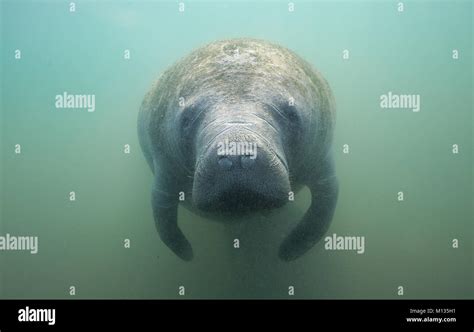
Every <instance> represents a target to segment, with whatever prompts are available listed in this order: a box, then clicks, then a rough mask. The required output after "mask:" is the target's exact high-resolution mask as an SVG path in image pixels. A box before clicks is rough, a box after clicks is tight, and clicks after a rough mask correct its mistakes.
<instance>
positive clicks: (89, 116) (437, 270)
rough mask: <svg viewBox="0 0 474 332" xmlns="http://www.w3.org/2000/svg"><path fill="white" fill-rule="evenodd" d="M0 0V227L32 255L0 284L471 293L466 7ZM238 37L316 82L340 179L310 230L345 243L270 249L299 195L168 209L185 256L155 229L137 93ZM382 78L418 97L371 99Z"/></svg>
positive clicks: (12, 264) (163, 291) (123, 290)
mask: <svg viewBox="0 0 474 332" xmlns="http://www.w3.org/2000/svg"><path fill="white" fill-rule="evenodd" d="M400 2H401V3H402V4H403V6H402V7H400ZM0 3H1V16H0V17H1V73H0V74H1V75H0V77H1V80H0V83H1V127H0V128H1V150H0V151H1V156H0V157H1V163H0V165H1V178H0V181H1V182H0V188H1V192H0V194H1V199H0V203H1V206H0V208H1V214H0V217H1V220H0V235H5V234H7V233H9V234H11V235H24V236H38V238H39V251H38V253H37V254H30V253H29V252H25V251H23V252H22V251H0V298H182V297H183V296H180V295H179V294H178V289H179V287H180V286H184V287H185V295H184V297H185V298H261V297H263V298H328V299H347V298H349V299H352V298H359V299H366V298H430V299H431V298H433V299H434V298H443V299H444V298H473V297H474V281H473V278H474V264H473V256H474V255H473V249H474V248H473V237H474V229H473V227H474V226H473V224H474V222H473V220H474V218H473V217H474V212H473V160H472V155H473V146H474V144H473V132H472V130H473V115H472V114H473V100H472V94H473V86H472V78H473V68H472V52H473V26H472V18H473V3H472V1H453V0H446V1H408V0H407V1H313V2H309V1H293V2H292V4H293V5H294V7H293V8H292V9H294V10H293V11H291V10H290V7H291V4H290V5H289V3H288V1H259V2H253V1H252V2H251V1H230V2H224V1H184V2H183V3H184V5H185V6H184V11H180V10H179V9H180V4H179V2H178V1H74V5H75V6H74V7H75V8H74V9H75V10H74V11H71V2H70V1H10V0H1V1H0ZM237 37H253V38H260V39H265V40H269V41H273V42H276V43H278V44H281V45H283V46H285V47H288V48H290V49H291V50H293V51H295V52H296V53H297V54H299V55H300V56H301V57H303V58H304V59H306V60H307V61H308V62H310V63H311V64H312V65H313V66H314V67H315V68H317V69H318V70H319V71H320V72H321V73H322V75H323V76H324V77H325V78H326V79H327V81H328V82H329V84H330V86H331V88H332V90H333V93H334V96H335V100H336V104H337V123H336V131H335V137H334V143H333V150H334V156H335V160H336V171H337V175H338V178H339V183H340V193H339V200H338V204H337V207H336V213H335V216H334V219H333V221H332V224H331V227H330V229H329V230H328V233H327V235H328V236H332V234H334V233H335V234H337V235H343V236H344V235H347V236H364V237H365V251H364V253H363V254H357V253H356V252H354V251H330V250H325V248H324V241H323V240H322V241H321V242H319V243H318V244H317V245H316V246H315V247H314V248H313V249H312V250H310V251H309V252H308V253H307V254H305V255H304V256H303V257H301V258H300V259H298V260H295V261H293V262H289V263H286V262H282V261H279V260H278V258H277V251H278V246H279V244H280V242H281V240H282V239H283V238H284V236H285V235H286V233H287V232H288V231H289V230H290V229H291V228H292V227H293V226H294V225H295V224H296V223H297V221H298V220H299V219H300V218H301V217H302V216H303V214H304V212H305V211H306V209H307V208H308V206H309V203H310V193H309V190H307V189H303V190H302V191H301V192H299V193H298V194H297V195H296V199H295V202H291V203H288V204H287V205H286V206H285V207H283V208H280V209H278V210H277V211H273V212H272V213H270V214H257V215H254V216H250V217H248V218H246V220H243V221H242V222H240V223H236V224H228V223H219V222H215V221H209V220H206V219H204V218H200V217H198V216H196V215H194V214H193V213H191V212H189V211H188V210H186V209H184V208H181V207H180V209H179V224H180V227H181V229H182V230H183V232H184V233H185V234H186V236H187V237H188V239H189V240H190V242H191V244H192V245H193V248H194V254H195V257H194V260H193V261H192V262H183V261H181V260H180V259H178V258H177V257H176V256H175V255H174V254H172V252H171V251H170V250H169V249H168V248H167V247H166V246H165V245H164V244H163V243H162V241H161V240H160V239H159V236H158V234H157V232H156V230H155V226H154V222H153V218H152V210H151V204H150V190H151V183H152V174H151V172H150V170H149V168H148V165H147V163H146V162H145V159H144V157H143V155H142V152H141V150H140V147H139V145H138V138H137V130H136V122H137V113H138V109H139V107H140V104H141V101H142V99H143V97H144V95H145V93H146V92H147V91H148V90H149V88H150V87H151V84H152V83H153V81H155V80H156V79H157V78H158V76H159V74H160V73H161V72H163V71H164V70H165V69H166V68H167V67H169V66H170V65H172V64H173V63H174V62H176V61H177V60H178V59H180V58H181V57H183V56H185V55H186V54H188V53H189V52H190V51H191V50H193V49H195V48H196V47H199V46H202V45H205V44H206V43H209V42H212V41H214V40H218V39H228V38H237ZM17 50H20V51H21V58H17V57H16V56H15V55H18V52H16V51H17ZM126 50H129V52H130V58H129V59H128V58H126V57H125V56H124V54H125V52H126ZM455 51H456V52H455ZM454 54H457V56H455V55H454ZM64 91H67V92H68V93H71V94H94V95H95V98H96V105H95V111H94V112H87V110H85V109H77V110H71V109H57V108H56V107H55V96H56V95H58V94H63V92H64ZM390 91H391V92H392V93H397V94H419V95H420V98H421V108H420V111H419V112H413V111H411V110H407V109H382V108H381V107H380V96H381V95H383V94H387V93H388V92H390ZM17 144H20V145H21V153H20V154H18V153H15V147H16V145H17ZM127 144H128V145H129V147H130V153H125V152H124V149H125V145H127ZM454 144H456V145H457V146H458V151H457V152H458V153H453V145H454ZM347 151H348V152H349V153H345V152H347ZM71 191H74V192H75V194H76V200H75V201H70V199H69V198H70V196H69V195H70V194H69V193H70V192H71ZM399 192H403V194H404V200H403V201H399V200H398V193H399ZM235 238H239V239H240V242H241V247H240V248H239V249H235V248H234V247H233V239H235ZM126 239H128V240H130V247H129V248H127V247H126V246H125V245H124V243H125V241H126ZM454 240H457V242H458V243H459V245H458V247H457V248H453V243H454V242H455V241H454ZM71 286H74V287H75V295H71V293H70V287H71ZM290 286H293V287H294V290H295V295H294V296H291V295H289V287H290ZM400 286H402V287H403V294H400V292H399V290H400V288H399V287H400Z"/></svg>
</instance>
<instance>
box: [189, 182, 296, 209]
mask: <svg viewBox="0 0 474 332" xmlns="http://www.w3.org/2000/svg"><path fill="white" fill-rule="evenodd" d="M286 197H287V195H280V196H279V197H278V196H276V195H273V193H272V194H264V193H260V192H258V191H255V190H252V189H246V188H238V187H237V188H234V189H228V190H225V191H223V192H221V193H219V194H217V195H215V196H214V197H213V199H212V200H203V201H200V202H199V203H198V204H197V207H198V208H199V209H200V210H202V211H206V212H214V213H219V214H222V215H226V214H228V215H234V216H235V215H237V216H238V215H245V214H250V213H253V212H256V211H260V210H270V209H275V208H278V207H281V206H283V205H284V204H285V203H286V202H287V199H286Z"/></svg>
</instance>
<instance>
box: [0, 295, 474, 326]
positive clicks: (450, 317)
mask: <svg viewBox="0 0 474 332" xmlns="http://www.w3.org/2000/svg"><path fill="white" fill-rule="evenodd" d="M159 322H161V323H163V322H168V323H170V324H179V325H183V324H184V325H185V324H186V323H191V324H192V325H193V327H194V328H196V326H197V325H199V324H201V323H202V324H205V326H211V325H216V326H218V327H219V326H220V327H221V328H225V327H226V326H227V327H228V326H234V325H237V326H238V325H242V326H244V327H248V326H250V325H248V324H247V323H246V322H251V323H252V324H255V323H258V322H261V323H264V324H265V326H266V327H267V328H268V327H269V326H270V325H272V323H274V324H278V325H279V324H281V323H284V322H286V323H288V324H290V325H291V324H294V327H295V328H296V325H297V324H303V326H304V325H305V324H309V325H310V326H313V327H314V330H319V329H320V328H322V327H323V326H326V327H327V326H331V328H338V327H344V328H348V329H350V328H369V327H378V328H387V329H388V328H390V329H391V330H414V331H417V330H430V331H432V330H442V331H452V330H459V331H474V300H279V301H272V300H0V332H8V331H17V330H21V331H25V330H58V331H66V330H71V329H74V330H77V329H81V328H83V329H90V328H96V327H103V328H114V327H119V328H120V329H121V330H122V329H125V328H128V329H131V330H142V328H140V327H143V326H152V327H153V326H155V327H156V326H157V324H158V323H159ZM222 323H224V325H222ZM252 326H253V325H252ZM312 330H313V328H312Z"/></svg>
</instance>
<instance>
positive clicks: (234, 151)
mask: <svg viewBox="0 0 474 332" xmlns="http://www.w3.org/2000/svg"><path fill="white" fill-rule="evenodd" d="M289 191H291V189H290V181H289V175H288V167H287V164H286V158H285V156H284V154H283V149H281V147H280V143H279V141H277V140H275V141H274V142H272V140H268V138H263V137H261V136H260V135H259V134H258V133H256V132H254V130H253V129H249V128H245V126H241V125H240V126H239V125H236V126H235V127H234V126H230V127H227V129H224V130H222V133H221V134H220V135H217V136H216V137H215V138H214V139H213V140H212V141H211V142H208V144H207V145H206V148H205V149H203V150H202V152H201V153H200V155H199V156H198V161H197V163H196V170H195V175H194V183H193V202H194V205H195V206H196V207H197V208H199V209H201V210H204V211H211V212H212V211H215V212H220V213H232V214H245V213H247V212H251V211H255V210H261V209H271V208H276V207H279V206H282V205H283V204H285V202H286V201H287V200H288V192H289Z"/></svg>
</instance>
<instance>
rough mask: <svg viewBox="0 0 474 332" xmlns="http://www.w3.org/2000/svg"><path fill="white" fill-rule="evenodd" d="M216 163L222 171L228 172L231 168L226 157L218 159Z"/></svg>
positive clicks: (230, 162) (229, 161) (230, 161)
mask: <svg viewBox="0 0 474 332" xmlns="http://www.w3.org/2000/svg"><path fill="white" fill-rule="evenodd" d="M218 163H219V166H220V167H221V169H223V170H224V171H228V170H229V169H230V168H231V167H232V160H230V159H229V158H227V157H223V158H221V159H219V161H218Z"/></svg>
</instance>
